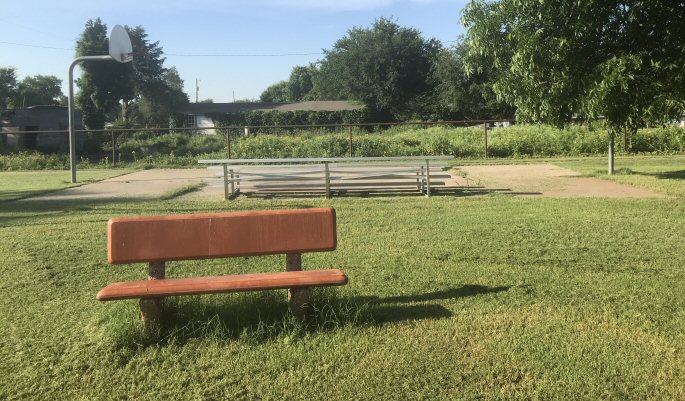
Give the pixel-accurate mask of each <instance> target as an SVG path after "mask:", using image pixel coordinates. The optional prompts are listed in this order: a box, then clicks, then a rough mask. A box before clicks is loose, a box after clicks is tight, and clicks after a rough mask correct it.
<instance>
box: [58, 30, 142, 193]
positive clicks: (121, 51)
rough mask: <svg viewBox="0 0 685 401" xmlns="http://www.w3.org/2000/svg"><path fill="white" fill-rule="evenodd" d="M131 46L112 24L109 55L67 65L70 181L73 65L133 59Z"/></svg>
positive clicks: (73, 173) (73, 140)
mask: <svg viewBox="0 0 685 401" xmlns="http://www.w3.org/2000/svg"><path fill="white" fill-rule="evenodd" d="M133 55H134V53H133V46H131V38H129V36H128V32H126V29H125V28H124V27H123V26H121V25H114V28H112V34H111V35H110V37H109V56H84V57H79V58H77V59H75V60H74V61H72V62H71V65H70V66H69V164H70V165H71V182H72V183H75V182H76V134H75V132H74V67H76V65H77V64H78V63H80V62H82V61H108V60H116V61H118V62H120V63H128V62H130V61H131V60H133Z"/></svg>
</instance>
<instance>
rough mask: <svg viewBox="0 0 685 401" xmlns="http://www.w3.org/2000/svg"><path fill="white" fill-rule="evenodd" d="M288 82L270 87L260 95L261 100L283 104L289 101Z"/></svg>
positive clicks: (281, 82) (277, 83)
mask: <svg viewBox="0 0 685 401" xmlns="http://www.w3.org/2000/svg"><path fill="white" fill-rule="evenodd" d="M288 97H289V94H288V81H279V82H276V83H275V84H273V85H271V86H269V87H268V88H266V89H265V90H264V92H262V94H261V95H259V100H261V101H262V102H269V103H283V102H287V101H288Z"/></svg>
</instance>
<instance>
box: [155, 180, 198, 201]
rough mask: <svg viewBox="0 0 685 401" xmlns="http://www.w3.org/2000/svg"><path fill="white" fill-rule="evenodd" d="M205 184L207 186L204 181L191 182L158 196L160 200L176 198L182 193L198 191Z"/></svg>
mask: <svg viewBox="0 0 685 401" xmlns="http://www.w3.org/2000/svg"><path fill="white" fill-rule="evenodd" d="M206 186H207V183H206V182H193V183H191V184H188V185H185V186H183V187H180V188H175V189H172V190H170V191H168V192H166V193H164V194H162V196H160V197H159V198H160V199H161V200H170V199H174V198H178V197H179V196H183V195H186V194H189V193H191V192H195V191H198V190H199V189H201V188H203V187H206Z"/></svg>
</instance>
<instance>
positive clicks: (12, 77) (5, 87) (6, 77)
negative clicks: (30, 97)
mask: <svg viewBox="0 0 685 401" xmlns="http://www.w3.org/2000/svg"><path fill="white" fill-rule="evenodd" d="M16 91H17V70H16V69H15V68H13V67H3V68H0V111H2V110H6V109H7V108H8V107H9V105H10V103H11V102H12V99H13V98H14V97H15V96H16Z"/></svg>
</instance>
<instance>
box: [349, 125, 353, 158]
mask: <svg viewBox="0 0 685 401" xmlns="http://www.w3.org/2000/svg"><path fill="white" fill-rule="evenodd" d="M349 129H350V157H352V126H350V127H349Z"/></svg>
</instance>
